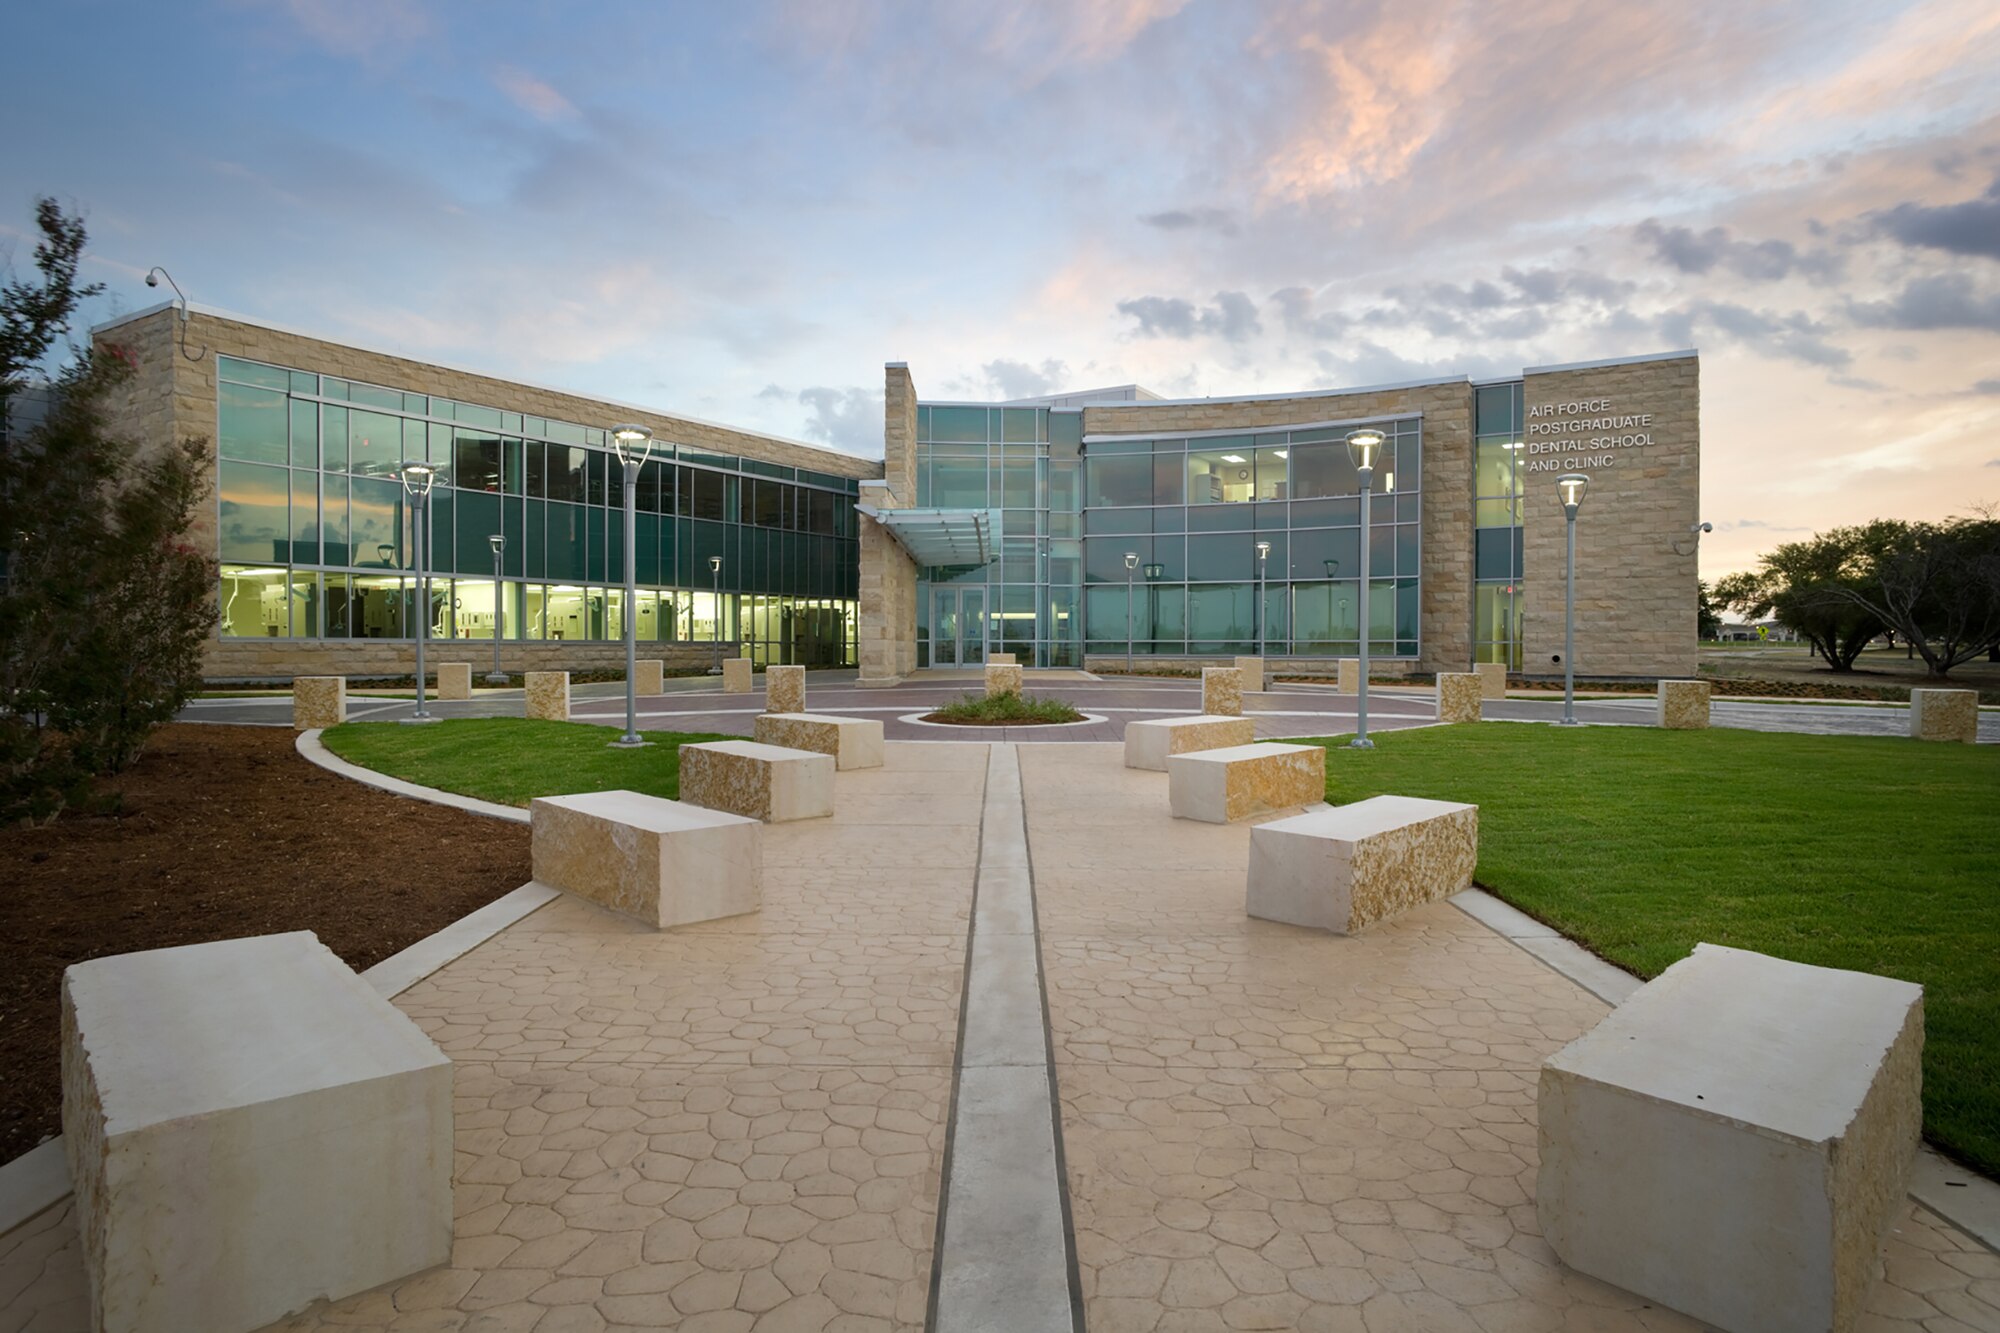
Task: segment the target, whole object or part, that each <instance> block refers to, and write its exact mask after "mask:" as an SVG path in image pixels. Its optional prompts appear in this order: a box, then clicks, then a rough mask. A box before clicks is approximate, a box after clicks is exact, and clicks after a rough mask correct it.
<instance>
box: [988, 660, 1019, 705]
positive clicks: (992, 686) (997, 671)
mask: <svg viewBox="0 0 2000 1333" xmlns="http://www.w3.org/2000/svg"><path fill="white" fill-rule="evenodd" d="M1020 692H1021V668H1020V667H1019V666H1018V665H1017V664H1015V663H1013V662H988V663H987V664H986V697H987V698H989V699H997V698H999V697H1000V696H1001V695H1003V694H1014V695H1018V694H1020Z"/></svg>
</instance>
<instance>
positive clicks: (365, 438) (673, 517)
mask: <svg viewBox="0 0 2000 1333" xmlns="http://www.w3.org/2000/svg"><path fill="white" fill-rule="evenodd" d="M217 363H218V369H219V371H220V380H221V383H220V385H219V390H218V407H217V415H218V420H217V430H216V440H217V454H218V460H217V465H216V466H217V472H218V477H217V481H218V485H217V519H218V548H219V549H218V555H219V557H220V559H221V562H222V580H221V588H220V598H221V603H220V604H221V607H222V624H221V633H222V635H223V636H224V637H226V638H326V639H348V638H392V639H406V638H411V637H414V635H415V627H416V624H417V621H416V614H417V611H416V608H415V607H414V605H413V604H412V599H413V598H414V596H415V592H414V586H413V585H414V580H413V579H412V578H411V577H410V576H409V575H410V571H411V570H413V568H414V566H415V563H416V562H415V553H414V551H413V550H412V549H411V539H410V531H409V529H410V514H409V508H408V505H407V504H406V502H405V500H404V496H403V490H402V485H401V483H400V482H399V480H398V479H397V472H398V469H399V468H400V467H401V465H402V464H403V463H404V462H417V461H423V462H428V463H429V464H430V465H431V466H433V467H435V468H437V469H438V470H439V473H440V479H439V482H438V485H437V487H436V489H435V490H434V491H433V492H432V497H431V510H430V517H431V525H430V539H429V542H428V546H429V554H430V559H429V565H430V569H431V571H432V585H433V586H432V603H433V605H432V608H431V632H432V633H433V634H434V635H436V636H437V637H439V638H457V639H484V640H488V641H491V639H492V637H493V635H494V633H495V628H496V625H497V627H498V630H499V632H500V633H501V635H502V637H503V638H505V639H510V640H583V641H618V640H620V639H622V638H623V636H624V632H625V616H626V615H627V608H626V607H625V606H624V588H623V586H622V585H623V583H624V578H625V568H624V565H625V550H624V515H623V509H624V504H625V496H624V475H623V468H622V467H621V466H620V465H619V464H618V462H617V460H616V458H615V457H614V456H613V455H612V454H611V452H610V451H609V449H608V447H607V444H608V442H607V440H606V438H605V432H604V431H603V430H602V429H597V428H592V427H585V426H580V425H576V424H574V423H570V422H563V421H553V420H547V419H544V418H540V417H532V416H526V415H523V414H521V413H517V412H503V411H501V410H499V409H497V408H491V407H483V406H480V405H477V404H473V403H460V402H454V401H451V400H449V399H445V398H439V397H434V396H427V395H424V394H417V393H409V392H405V391H403V390H398V389H388V388H383V387H380V386H377V385H370V384H361V383H358V382H354V381H349V380H343V379H337V378H334V377H333V376H324V375H317V374H314V373H312V372H309V371H302V370H295V369H290V368H286V367H281V366H271V365H264V364H261V363H258V362H252V361H243V360H239V359H236V358H232V357H219V358H217ZM858 491H859V487H858V485H857V484H856V482H855V481H854V480H853V479H851V478H845V477H836V476H831V475H828V474H825V473H819V472H814V471H810V470H807V469H804V468H793V467H788V466H782V465H779V464H773V463H766V462H762V461H760V460H757V459H749V458H738V457H735V456H731V455H723V454H712V453H708V452H705V451H701V450H697V449H695V448H693V447H691V446H688V445H680V446H678V447H676V446H675V445H673V444H670V443H667V444H660V443H656V445H655V449H654V456H653V458H652V459H651V460H650V461H648V462H647V464H646V465H645V467H644V468H642V469H641V472H640V476H639V485H638V495H637V509H638V532H637V540H636V566H637V567H636V571H635V572H636V575H637V581H638V584H639V593H638V599H637V603H636V605H635V607H633V608H632V609H631V614H632V615H633V617H634V623H635V626H636V635H637V637H638V638H639V639H640V640H641V641H644V642H648V643H654V642H683V643H685V642H695V643H707V642H712V641H714V640H715V639H716V638H718V637H719V638H720V639H722V640H724V641H731V640H735V639H737V638H739V637H741V638H742V639H743V640H744V641H745V643H746V644H747V646H748V648H749V650H750V655H751V656H752V657H753V658H754V659H755V660H757V661H758V662H760V663H770V662H777V663H796V664H802V665H808V666H837V665H842V664H847V663H852V662H853V661H855V660H856V653H855V630H856V626H855V615H854V609H855V598H856V595H857V585H858V581H859V542H858V530H857V526H856V519H855V514H854V498H855V496H856V495H857V494H858ZM495 534H498V535H500V536H502V537H504V538H505V544H504V546H503V548H502V554H501V570H500V580H499V582H498V583H497V585H496V582H495V579H494V568H493V550H492V546H491V544H490V543H489V541H488V538H489V537H490V536H493V535H495ZM718 555H719V556H721V557H722V570H721V577H720V581H719V587H718V585H717V582H716V581H715V579H714V576H713V575H712V573H711V571H710V568H709V561H710V557H711V556H718ZM718 593H719V594H720V595H719V596H718V595H717V594H718Z"/></svg>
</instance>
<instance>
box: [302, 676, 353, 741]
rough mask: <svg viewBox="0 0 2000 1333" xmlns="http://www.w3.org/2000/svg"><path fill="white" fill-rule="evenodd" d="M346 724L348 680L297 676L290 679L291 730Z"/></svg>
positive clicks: (341, 677)
mask: <svg viewBox="0 0 2000 1333" xmlns="http://www.w3.org/2000/svg"><path fill="white" fill-rule="evenodd" d="M345 721H347V677H345V676H297V677H294V678H293V680H292V730H294V731H311V730H312V729H313V728H315V727H337V726H339V725H340V724H341V723H343V722H345Z"/></svg>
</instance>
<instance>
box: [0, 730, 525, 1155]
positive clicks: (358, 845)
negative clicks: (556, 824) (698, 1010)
mask: <svg viewBox="0 0 2000 1333" xmlns="http://www.w3.org/2000/svg"><path fill="white" fill-rule="evenodd" d="M292 744H293V733H292V732H291V730H290V729H289V728H284V729H280V728H276V727H230V726H213V725H197V724H179V725H175V726H169V727H165V728H163V729H162V730H161V731H160V732H159V733H158V734H156V735H155V736H154V737H153V739H152V741H151V742H150V743H149V744H148V745H147V747H146V752H145V753H144V754H143V755H141V756H140V759H139V762H138V763H137V764H135V765H134V766H133V767H132V768H131V770H130V771H128V772H126V773H123V774H121V775H119V776H118V777H116V778H113V779H111V780H110V781H109V782H108V783H106V784H105V788H106V790H108V791H111V792H116V793H118V795H119V796H120V797H122V804H121V806H120V807H119V808H118V810H117V812H116V813H115V814H111V815H66V816H64V817H63V818H61V819H59V820H57V821H56V822H55V823H54V824H51V825H48V826H46V827H43V828H18V827H17V828H9V829H4V830H0V865H4V866H5V867H6V883H5V887H4V889H0V941H4V942H5V943H4V949H5V954H4V956H5V959H6V963H5V966H4V967H0V1162H7V1161H11V1160H13V1159H14V1158H16V1157H18V1156H20V1155H21V1154H22V1153H24V1152H26V1151H28V1149H30V1148H32V1147H34V1146H35V1145H36V1144H38V1143H40V1142H41V1141H42V1140H43V1139H45V1138H47V1137H48V1136H49V1135H51V1134H57V1133H60V1132H61V1130H62V1124H61V1104H62V1087H61V1071H60V1058H61V1050H60V1039H59V1031H58V1029H59V1024H60V1013H61V1003H60V998H59V997H60V986H61V983H62V973H63V969H64V968H65V967H67V966H68V965H69V964H71V963H76V962H81V961H83V960H85V959H88V958H101V957H104V956H106V955H109V954H120V953H133V952H136V951H138V950H141V949H160V948H166V947H168V946H170V945H176V944H199V943H201V942H203V941H206V940H222V939H234V938H237V937H239V936H244V935H265V934H273V933H276V932H279V931H287V930H310V931H312V932H314V933H315V934H317V935H318V936H319V938H320V940H321V942H323V943H324V944H325V945H326V946H327V947H328V948H329V949H331V950H333V952H334V953H335V954H337V955H339V956H340V958H341V959H342V960H344V961H345V962H346V963H347V964H348V965H349V966H350V967H352V968H354V969H355V970H356V971H360V970H361V969H363V968H366V967H370V966H373V965H374V964H376V963H379V962H381V961H382V960H383V959H384V958H387V957H389V956H390V955H392V954H394V953H397V952H399V951H401V950H402V949H404V948H407V947H408V946H409V945H411V944H414V943H416V942H417V941H418V940H420V939H423V938H424V937H425V936H426V935H429V934H432V933H433V932H435V931H438V930H441V929H443V928H444V927H445V926H448V925H450V924H451V923H452V922H454V921H456V920H458V919H459V918H460V917H462V916H464V915H465V914H466V913H468V912H470V911H472V910H473V909H475V908H478V907H482V906H484V905H485V904H487V903H489V902H492V901H493V900H494V899H496V898H498V897H500V896H501V895H503V894H505V893H507V892H509V891H510V890H512V889H514V888H517V887H519V886H520V885H521V884H524V883H526V882H527V880H528V879H529V877H530V876H529V871H528V830H527V828H526V826H525V825H514V824H507V823H503V822H501V821H498V820H492V819H485V818H481V817H480V816H477V815H468V814H464V813H462V812H460V811H457V810H451V809H447V808H446V807H444V806H437V805H429V804H426V803H424V802H421V801H412V800H406V799H404V798H402V797H398V796H391V795H390V794H389V793H387V792H382V791H377V790H375V789H374V788H372V787H363V786H361V785H360V784H358V783H355V782H350V781H348V780H347V779H345V778H340V777H336V776H334V775H333V774H331V773H328V772H326V771H325V770H324V769H320V768H316V767H314V766H313V765H311V764H309V763H307V762H306V761H305V760H304V759H301V758H300V757H299V756H298V754H297V752H296V751H295V750H294V749H293V748H292Z"/></svg>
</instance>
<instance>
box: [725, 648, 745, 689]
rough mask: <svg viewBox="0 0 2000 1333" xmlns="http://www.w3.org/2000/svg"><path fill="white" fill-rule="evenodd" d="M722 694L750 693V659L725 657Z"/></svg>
mask: <svg viewBox="0 0 2000 1333" xmlns="http://www.w3.org/2000/svg"><path fill="white" fill-rule="evenodd" d="M722 692H723V693H724V694H748V693H750V659H749V658H747V657H725V658H724V659H722Z"/></svg>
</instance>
